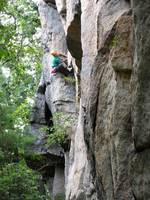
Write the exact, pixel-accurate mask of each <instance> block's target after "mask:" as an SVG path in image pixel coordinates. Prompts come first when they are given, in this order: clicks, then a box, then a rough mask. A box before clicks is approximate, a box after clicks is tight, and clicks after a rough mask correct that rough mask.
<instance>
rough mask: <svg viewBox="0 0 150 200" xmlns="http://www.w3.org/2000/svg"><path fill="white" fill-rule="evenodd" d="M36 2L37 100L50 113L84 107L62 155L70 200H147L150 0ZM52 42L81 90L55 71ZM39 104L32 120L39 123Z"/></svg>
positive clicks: (149, 181) (149, 180) (149, 177)
mask: <svg viewBox="0 0 150 200" xmlns="http://www.w3.org/2000/svg"><path fill="white" fill-rule="evenodd" d="M130 4H131V5H130ZM38 7H39V12H40V17H41V24H42V28H43V46H44V49H45V54H44V57H43V74H42V78H41V82H40V85H39V91H41V89H42V88H45V90H44V91H45V92H44V94H41V93H40V95H39V97H38V98H37V101H38V102H39V101H40V99H41V101H42V102H43V101H44V102H46V104H47V105H48V108H49V110H50V112H51V113H52V114H53V113H55V112H57V111H63V112H64V113H71V114H72V115H74V114H75V113H76V107H79V117H78V122H77V127H76V128H74V129H75V130H74V131H71V132H70V137H71V145H70V150H69V152H66V155H65V162H66V165H65V166H66V168H65V188H66V200H84V199H85V200H134V199H136V200H149V199H150V190H149V188H150V158H149V157H150V154H149V147H150V131H149V113H150V108H149V106H150V104H149V99H150V94H149V93H150V92H149V91H150V90H149V87H150V84H149V79H150V78H149V64H150V59H149V58H150V57H149V48H150V42H149V26H150V25H149V20H150V19H149V18H150V17H149V16H150V2H149V1H148V0H144V1H142V0H132V1H131V2H130V1H128V0H122V1H120V0H110V1H108V0H93V1H92V0H82V1H79V0H74V1H72V0H56V1H54V0H45V2H44V1H43V0H40V1H39V5H38ZM53 48H55V49H57V50H59V51H61V52H62V53H64V54H66V55H68V60H69V61H70V62H72V64H73V66H74V69H75V72H76V91H75V88H74V86H73V85H71V84H66V81H65V79H64V77H63V76H62V75H61V74H58V75H56V76H55V77H51V74H50V70H49V53H48V52H47V51H48V49H50V50H51V49H53ZM42 91H43V90H42ZM75 93H76V94H75ZM75 95H76V96H77V97H78V98H76V100H75ZM79 99H80V101H79ZM79 102H80V103H79ZM40 105H44V104H42V103H38V106H36V108H37V110H38V111H37V112H36V113H37V114H36V115H35V116H36V117H33V119H35V118H36V120H37V119H38V117H37V116H41V118H40V119H41V122H42V121H44V117H43V114H42V113H43V106H40ZM38 113H40V115H39V114H38ZM33 121H35V120H33ZM36 123H38V120H37V122H36ZM58 174H59V173H58ZM54 179H55V178H54ZM57 180H58V179H57ZM56 183H57V181H56ZM56 185H57V184H56ZM54 190H55V189H54ZM56 193H57V192H55V194H56Z"/></svg>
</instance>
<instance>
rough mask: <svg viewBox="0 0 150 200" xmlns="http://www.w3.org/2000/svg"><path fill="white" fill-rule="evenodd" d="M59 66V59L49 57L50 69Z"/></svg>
mask: <svg viewBox="0 0 150 200" xmlns="http://www.w3.org/2000/svg"><path fill="white" fill-rule="evenodd" d="M59 64H60V58H59V57H58V56H53V55H52V56H51V67H52V68H55V67H57V65H59Z"/></svg>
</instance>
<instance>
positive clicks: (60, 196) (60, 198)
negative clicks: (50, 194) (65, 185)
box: [55, 194, 65, 200]
mask: <svg viewBox="0 0 150 200" xmlns="http://www.w3.org/2000/svg"><path fill="white" fill-rule="evenodd" d="M55 199H56V200H65V194H57V196H56V197H55Z"/></svg>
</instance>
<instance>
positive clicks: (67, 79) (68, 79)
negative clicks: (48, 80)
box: [64, 77, 76, 84]
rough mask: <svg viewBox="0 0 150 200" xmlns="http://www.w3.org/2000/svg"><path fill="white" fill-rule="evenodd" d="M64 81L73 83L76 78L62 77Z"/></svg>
mask: <svg viewBox="0 0 150 200" xmlns="http://www.w3.org/2000/svg"><path fill="white" fill-rule="evenodd" d="M64 79H65V81H67V82H68V83H71V84H75V82H76V80H75V78H74V77H64Z"/></svg>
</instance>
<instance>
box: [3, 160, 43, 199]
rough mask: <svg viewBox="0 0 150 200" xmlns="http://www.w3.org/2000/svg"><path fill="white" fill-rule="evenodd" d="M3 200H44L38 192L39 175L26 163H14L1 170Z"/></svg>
mask: <svg viewBox="0 0 150 200" xmlns="http://www.w3.org/2000/svg"><path fill="white" fill-rule="evenodd" d="M0 186H1V187H0V197H1V200H7V199H8V200H33V199H34V200H42V199H43V200H44V196H43V197H42V196H41V194H40V193H39V191H38V174H36V173H35V172H33V171H32V170H31V169H29V168H28V167H27V166H26V164H25V163H24V162H20V163H16V164H14V163H12V164H8V165H7V166H5V167H4V168H3V169H1V170H0Z"/></svg>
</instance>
